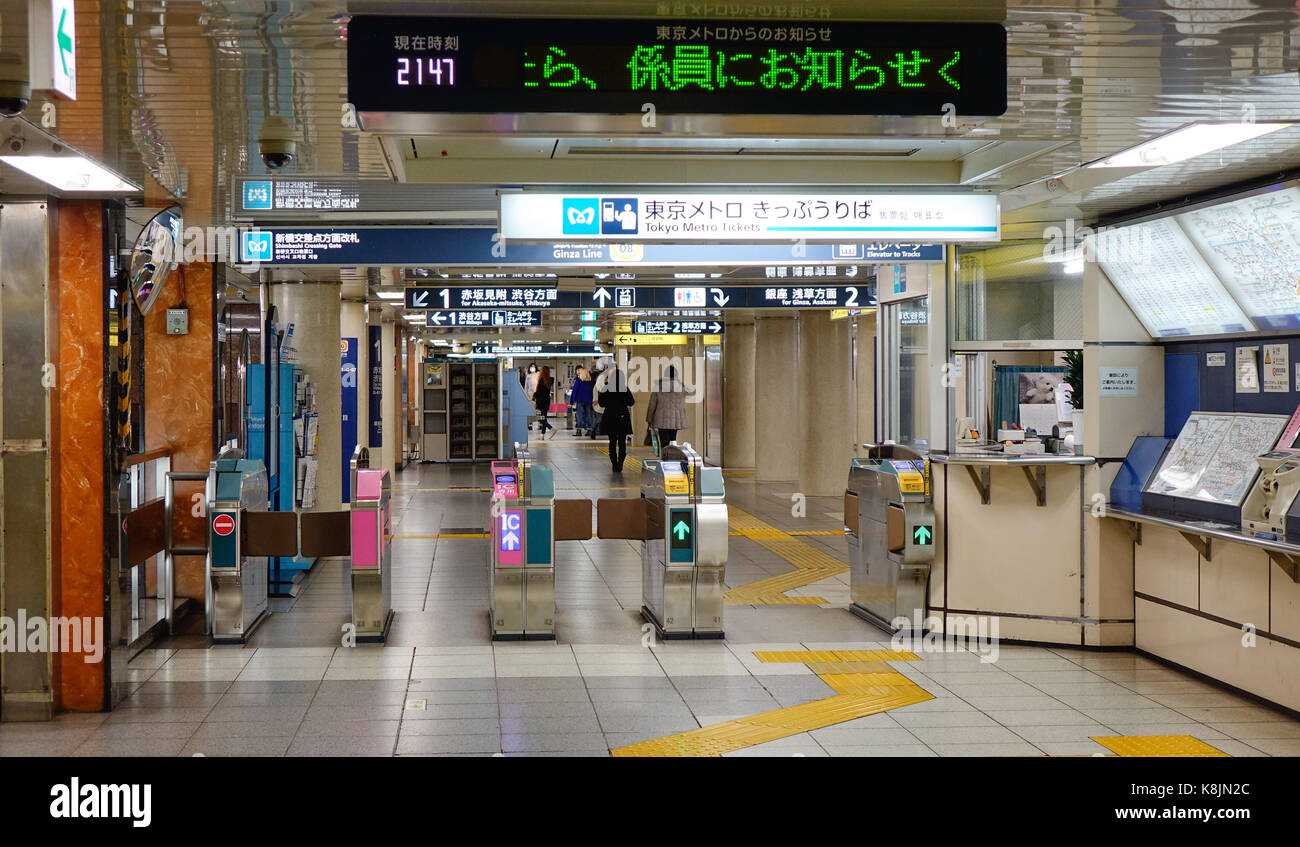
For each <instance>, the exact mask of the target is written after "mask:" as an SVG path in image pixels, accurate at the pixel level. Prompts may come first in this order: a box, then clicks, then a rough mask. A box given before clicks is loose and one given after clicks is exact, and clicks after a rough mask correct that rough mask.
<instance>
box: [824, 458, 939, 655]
mask: <svg viewBox="0 0 1300 847" xmlns="http://www.w3.org/2000/svg"><path fill="white" fill-rule="evenodd" d="M867 448H868V451H869V452H868V454H867V456H866V457H864V458H858V459H854V460H853V462H852V463H851V464H850V466H849V484H848V489H847V490H846V491H845V493H844V527H845V530H846V531H845V535H846V536H847V538H848V542H849V578H850V586H851V589H850V591H851V593H850V596H851V601H852V602H851V605H850V606H849V611H851V612H853V613H854V614H855V615H857V616H858V617H860V618H863V619H865V620H868V621H870V622H872V623H874V624H875V625H877V626H879V627H883V628H884V629H886V630H889V631H890V632H894V631H897V630H899V629H910V628H912V627H913V626H915V624H916V622H919V621H921V620H922V619H923V618H924V617H925V607H926V597H927V592H928V590H929V580H930V565H931V563H933V562H934V529H935V522H934V503H933V500H932V499H931V489H930V479H929V463H928V462H927V461H926V459H925V458H924V457H923V456H921V455H919V454H917V453H914V452H912V451H911V450H908V449H907V448H905V447H900V446H898V445H894V444H881V445H872V444H869V445H867ZM903 620H906V621H907V623H905V624H903V625H902V626H897V625H896V624H897V623H902V621H903Z"/></svg>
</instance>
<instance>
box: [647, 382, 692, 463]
mask: <svg viewBox="0 0 1300 847" xmlns="http://www.w3.org/2000/svg"><path fill="white" fill-rule="evenodd" d="M645 420H646V423H647V424H649V425H650V426H651V427H653V428H655V429H657V430H659V444H660V446H661V447H662V446H665V445H668V444H671V443H672V442H674V441H676V440H677V433H678V432H681V431H682V430H683V429H686V386H685V384H683V382H682V380H681V378H680V377H679V376H678V375H677V368H675V367H673V366H672V365H669V366H668V367H667V368H665V369H664V375H663V378H662V379H660V380H659V385H658V386H657V387H656V390H655V391H653V392H651V393H650V402H649V403H648V404H647V405H646V413H645Z"/></svg>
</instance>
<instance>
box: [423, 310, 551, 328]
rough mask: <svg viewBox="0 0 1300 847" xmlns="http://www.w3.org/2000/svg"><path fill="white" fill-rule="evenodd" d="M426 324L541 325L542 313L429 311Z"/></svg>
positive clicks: (455, 325)
mask: <svg viewBox="0 0 1300 847" xmlns="http://www.w3.org/2000/svg"><path fill="white" fill-rule="evenodd" d="M425 325H426V326H433V327H439V326H441V327H458V326H465V327H485V326H505V327H510V326H541V325H542V313H541V312H538V311H528V310H519V309H513V310H502V309H494V310H491V311H489V310H485V309H481V310H477V311H467V312H429V313H428V314H426V315H425Z"/></svg>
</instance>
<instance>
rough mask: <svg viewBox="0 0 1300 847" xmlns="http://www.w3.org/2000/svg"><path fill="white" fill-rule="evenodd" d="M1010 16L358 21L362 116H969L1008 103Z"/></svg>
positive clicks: (351, 48)
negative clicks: (952, 20)
mask: <svg viewBox="0 0 1300 847" xmlns="http://www.w3.org/2000/svg"><path fill="white" fill-rule="evenodd" d="M1006 79H1007V71H1006V31H1005V30H1004V29H1003V28H1002V26H1001V25H999V24H947V23H942V24H930V23H906V24H898V23H887V24H886V23H879V24H875V23H861V22H831V21H817V22H811V21H803V22H799V21H786V22H779V21H739V20H731V21H687V22H674V21H632V20H609V21H602V20H561V19H537V20H520V19H492V20H486V19H471V18H425V17H388V16H365V15H362V16H357V17H355V18H353V19H352V21H351V22H350V23H349V25H348V94H349V98H350V100H351V102H352V103H353V105H354V106H355V107H356V109H357V111H358V112H361V113H363V114H364V113H367V112H394V113H426V114H442V113H476V114H490V113H500V114H509V113H543V114H545V113H573V114H607V115H608V114H639V113H641V112H642V107H643V104H645V103H647V102H650V103H653V104H654V106H655V108H656V110H658V111H661V112H664V113H668V114H754V115H781V114H784V115H940V114H945V113H948V112H955V114H957V115H970V116H989V115H1000V114H1002V113H1004V112H1005V111H1006Z"/></svg>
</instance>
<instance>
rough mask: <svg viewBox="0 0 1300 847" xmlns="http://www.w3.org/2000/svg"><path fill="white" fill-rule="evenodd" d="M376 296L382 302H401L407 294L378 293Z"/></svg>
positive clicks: (397, 292)
mask: <svg viewBox="0 0 1300 847" xmlns="http://www.w3.org/2000/svg"><path fill="white" fill-rule="evenodd" d="M375 296H376V297H378V298H379V299H380V300H401V299H402V298H403V297H405V296H406V294H405V293H404V292H402V291H377V292H375Z"/></svg>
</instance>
